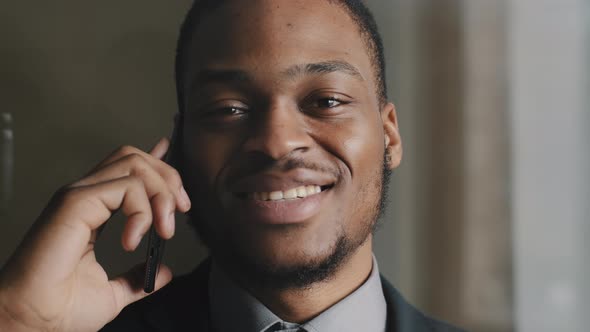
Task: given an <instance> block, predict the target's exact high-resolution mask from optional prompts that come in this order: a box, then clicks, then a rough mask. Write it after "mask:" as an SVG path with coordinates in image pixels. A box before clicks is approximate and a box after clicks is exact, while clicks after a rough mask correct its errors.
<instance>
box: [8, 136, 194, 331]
mask: <svg viewBox="0 0 590 332" xmlns="http://www.w3.org/2000/svg"><path fill="white" fill-rule="evenodd" d="M168 145H169V143H168V141H167V140H166V139H163V140H161V141H160V142H159V143H158V144H157V145H156V146H155V147H154V148H153V149H152V151H151V152H150V153H149V154H148V153H145V152H142V151H141V150H138V149H136V148H133V147H122V148H119V149H118V150H116V151H115V152H114V153H113V154H111V155H110V156H109V157H107V158H106V159H105V160H103V161H102V162H101V163H100V164H99V165H98V166H97V167H96V168H95V169H94V170H92V171H91V172H90V173H89V174H88V175H87V176H85V177H84V178H82V179H81V180H79V181H77V182H75V183H73V184H71V185H69V186H66V187H64V188H63V189H61V190H59V191H58V192H57V193H56V194H55V195H54V197H53V198H52V200H51V201H50V203H49V205H48V206H47V207H46V208H45V210H44V211H43V213H42V214H41V216H40V217H39V219H38V220H37V221H36V222H35V224H34V225H33V227H32V228H31V229H30V230H29V232H28V233H27V235H26V237H25V239H24V240H23V242H22V243H21V245H20V246H19V248H18V249H17V250H16V252H15V253H14V255H13V256H12V257H11V258H10V260H9V261H8V263H7V264H6V266H5V267H4V268H3V269H2V271H1V272H0V331H21V330H22V331H76V332H79V331H97V330H98V329H100V328H101V327H103V326H104V325H105V324H106V323H108V322H110V321H111V320H113V319H114V318H115V317H116V316H117V315H118V314H119V312H120V311H121V310H122V309H123V308H124V307H125V306H127V305H128V304H130V303H132V302H135V301H137V300H139V299H141V298H143V297H145V296H147V294H145V293H144V292H143V290H142V288H141V283H140V282H139V283H138V281H141V280H142V279H141V277H142V267H141V265H139V266H138V267H136V268H134V269H131V270H130V271H129V272H128V273H126V274H125V275H122V276H120V277H117V278H115V279H113V280H109V279H108V277H107V274H106V273H105V271H104V269H103V268H102V266H101V265H100V264H99V263H98V262H97V261H96V257H95V254H94V242H95V241H96V239H97V235H98V233H99V229H100V228H101V226H102V225H104V223H105V222H106V221H107V220H108V219H109V217H110V216H111V215H112V213H113V212H114V211H116V210H119V209H120V210H121V211H122V212H123V213H124V214H125V215H126V217H127V221H126V225H125V227H124V231H123V234H122V237H121V243H122V245H123V248H125V249H126V250H135V248H137V246H138V245H139V242H140V241H141V239H142V237H143V236H144V235H145V234H146V232H147V231H148V230H149V228H150V225H151V224H152V222H153V223H154V226H155V228H156V231H157V233H158V234H159V235H160V236H161V237H162V238H164V239H169V238H171V237H172V236H173V234H174V212H175V211H176V210H179V211H182V212H186V211H188V210H189V209H190V204H191V203H190V200H189V198H188V196H187V194H186V192H185V191H184V189H183V186H182V181H181V179H180V176H179V175H178V172H177V171H176V170H175V169H174V168H172V167H170V166H169V165H167V164H166V163H164V162H163V161H161V160H160V159H161V158H162V157H163V156H164V154H165V153H166V150H167V149H168ZM171 279H172V273H171V271H170V269H168V268H167V267H165V266H161V268H160V272H159V274H158V278H157V280H156V289H159V288H161V287H162V286H164V285H165V284H167V283H168V282H169V281H170V280H171Z"/></svg>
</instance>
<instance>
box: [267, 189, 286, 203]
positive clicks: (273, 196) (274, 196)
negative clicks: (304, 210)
mask: <svg viewBox="0 0 590 332" xmlns="http://www.w3.org/2000/svg"><path fill="white" fill-rule="evenodd" d="M268 198H269V199H270V200H271V201H278V200H279V199H283V192H282V191H273V192H271V193H270V196H269V197H268Z"/></svg>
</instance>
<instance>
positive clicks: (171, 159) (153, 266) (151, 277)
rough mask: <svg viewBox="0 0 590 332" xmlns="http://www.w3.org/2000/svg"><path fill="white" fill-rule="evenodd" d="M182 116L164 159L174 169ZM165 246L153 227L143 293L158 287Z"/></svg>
mask: <svg viewBox="0 0 590 332" xmlns="http://www.w3.org/2000/svg"><path fill="white" fill-rule="evenodd" d="M181 116H182V115H181V114H180V113H178V114H176V117H175V118H174V129H173V130H172V136H171V137H170V146H169V148H168V152H167V153H166V156H165V157H164V161H165V162H166V163H167V164H168V165H170V166H172V167H174V168H177V167H178V155H179V153H180V152H179V150H180V144H179V137H178V136H179V135H180V132H181V126H182V123H181ZM165 244H166V241H165V240H164V239H162V238H161V237H160V236H159V235H158V234H157V233H156V229H155V228H154V226H153V225H152V226H151V227H150V231H149V235H148V248H147V255H146V259H145V277H144V281H143V291H144V292H146V293H151V292H153V291H154V288H155V286H156V276H157V275H158V270H159V269H160V263H161V262H162V257H163V255H164V246H165Z"/></svg>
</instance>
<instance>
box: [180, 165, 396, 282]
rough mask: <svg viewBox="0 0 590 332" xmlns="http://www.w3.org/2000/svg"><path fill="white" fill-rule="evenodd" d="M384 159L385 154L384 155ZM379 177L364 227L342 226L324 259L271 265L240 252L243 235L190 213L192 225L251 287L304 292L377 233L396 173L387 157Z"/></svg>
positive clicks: (227, 267) (218, 258)
mask: <svg viewBox="0 0 590 332" xmlns="http://www.w3.org/2000/svg"><path fill="white" fill-rule="evenodd" d="M384 156H385V155H384ZM382 165H383V167H382V168H381V170H380V174H379V176H376V177H375V178H376V181H375V183H374V184H373V185H374V186H375V187H376V188H377V189H378V195H377V197H378V199H377V200H376V201H375V202H374V203H373V206H371V207H370V208H369V209H367V211H371V214H370V215H367V216H365V217H364V218H363V219H364V220H360V221H359V222H360V225H361V227H360V228H359V229H358V230H357V231H356V232H355V233H354V234H347V233H346V231H345V230H344V228H343V227H342V228H341V229H340V230H339V233H338V234H337V236H336V241H335V243H334V245H332V246H331V247H330V248H328V250H326V252H325V253H324V254H323V255H321V257H310V258H309V259H307V260H306V261H305V262H301V263H295V264H287V263H285V264H279V263H272V264H269V263H268V261H266V260H265V258H264V257H260V256H257V255H256V254H253V252H252V251H249V250H241V249H240V248H238V246H237V245H235V243H236V242H237V241H239V240H236V239H239V237H240V236H243V235H241V234H239V233H237V232H233V231H231V230H228V231H226V232H225V233H223V232H221V233H222V234H219V233H220V232H219V231H217V230H214V229H213V228H212V227H211V226H210V225H209V223H207V222H201V220H200V219H199V218H198V216H197V213H193V211H191V212H189V217H190V221H189V222H190V225H191V226H193V228H194V229H195V230H196V233H197V235H198V236H199V238H200V239H201V241H202V242H203V244H204V245H205V246H206V247H208V248H209V250H210V251H211V254H212V256H213V257H214V258H215V260H216V261H217V262H218V263H220V265H221V266H222V267H223V268H224V270H226V271H227V272H233V273H232V274H233V275H239V276H240V278H244V279H245V281H247V283H248V284H250V285H255V287H259V288H264V289H274V290H286V289H305V288H309V287H311V286H312V285H313V284H315V283H319V282H325V281H328V280H329V279H330V278H332V277H333V276H334V275H335V274H336V272H337V271H338V270H339V269H340V267H341V266H342V265H343V264H344V263H345V262H346V261H347V260H348V259H349V258H350V257H352V255H353V254H354V253H355V252H356V251H357V249H358V248H359V247H361V246H362V245H363V244H364V243H365V242H366V241H367V239H368V238H369V236H370V235H371V234H372V233H374V232H376V231H377V230H378V228H379V226H380V225H381V222H379V220H380V219H382V218H381V217H382V216H383V213H384V210H385V205H386V202H387V198H388V191H389V190H388V189H389V183H390V179H391V174H392V173H393V172H392V171H391V170H390V169H389V168H388V167H387V164H386V161H385V158H383V162H382Z"/></svg>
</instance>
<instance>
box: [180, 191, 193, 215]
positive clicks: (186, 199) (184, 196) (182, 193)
mask: <svg viewBox="0 0 590 332" xmlns="http://www.w3.org/2000/svg"><path fill="white" fill-rule="evenodd" d="M180 196H182V200H183V201H184V205H185V206H186V209H187V210H189V209H190V208H191V199H190V198H189V197H188V194H187V192H186V190H185V189H184V187H180Z"/></svg>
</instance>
